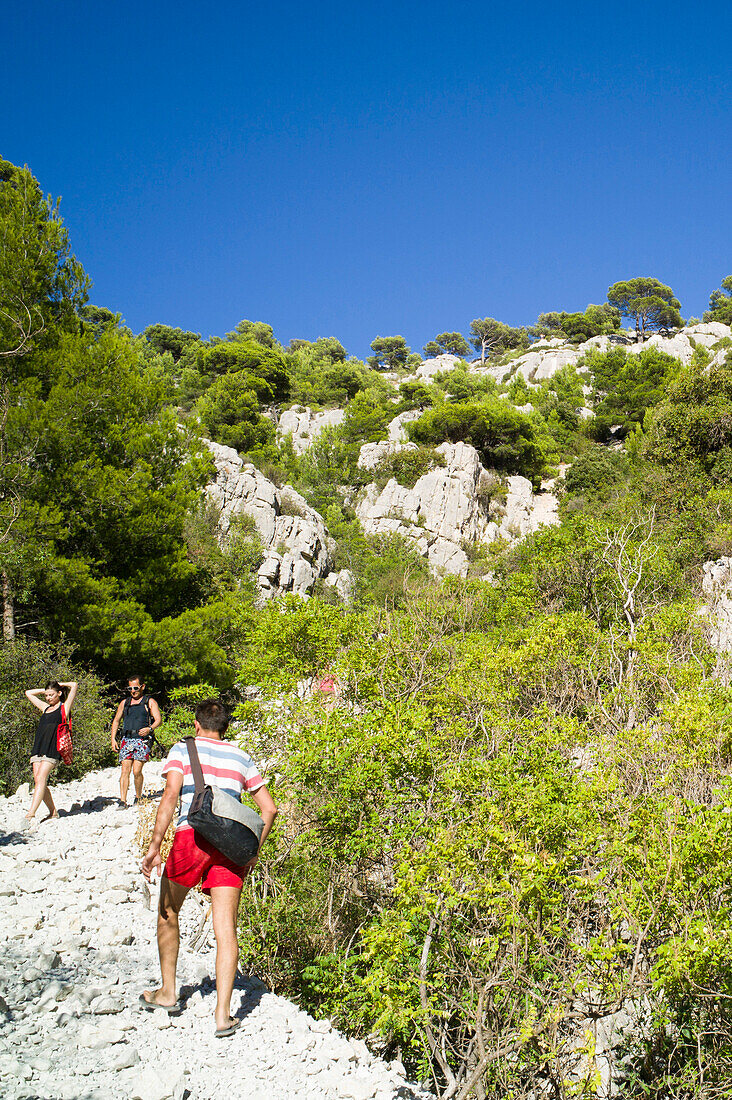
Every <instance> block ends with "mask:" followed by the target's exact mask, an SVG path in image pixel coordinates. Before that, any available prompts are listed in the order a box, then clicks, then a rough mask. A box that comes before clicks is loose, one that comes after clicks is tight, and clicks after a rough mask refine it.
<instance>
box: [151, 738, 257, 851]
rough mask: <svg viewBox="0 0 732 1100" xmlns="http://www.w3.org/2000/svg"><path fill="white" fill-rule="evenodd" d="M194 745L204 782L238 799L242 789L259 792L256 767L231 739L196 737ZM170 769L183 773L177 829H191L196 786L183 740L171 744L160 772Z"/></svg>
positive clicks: (249, 757)
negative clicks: (189, 822) (218, 739)
mask: <svg viewBox="0 0 732 1100" xmlns="http://www.w3.org/2000/svg"><path fill="white" fill-rule="evenodd" d="M196 748H197V749H198V759H199V760H200V761H201V770H202V771H203V779H204V782H205V783H210V784H211V786H212V787H218V788H219V790H221V791H226V793H227V794H230V795H233V797H234V798H239V795H240V794H241V792H242V791H249V792H250V793H251V792H252V791H258V790H259V788H260V787H262V786H264V780H263V779H262V777H261V775H260V774H259V768H258V767H257V765H256V764H255V763H254V761H253V760H252V758H251V756H247V754H246V753H245V752H243V751H242V750H241V749H240V748H238V747H237V746H236V745H232V743H231V741H216V740H214V739H213V738H211V737H197V738H196ZM170 771H179V772H182V773H183V787H182V788H181V792H180V813H179V815H178V821H177V824H176V826H175V828H176V832H177V830H178V829H190V828H191V826H190V825H189V824H188V811H189V809H190V808H191V802H192V801H193V795H194V794H195V790H196V785H195V783H194V782H193V773H192V771H191V762H190V760H189V759H188V746H187V745H186V743H185V741H178V742H176V744H175V745H173V747H172V749H171V750H170V752H169V753H168V756H167V759H166V761H165V763H164V764H163V775H167V774H168V772H170Z"/></svg>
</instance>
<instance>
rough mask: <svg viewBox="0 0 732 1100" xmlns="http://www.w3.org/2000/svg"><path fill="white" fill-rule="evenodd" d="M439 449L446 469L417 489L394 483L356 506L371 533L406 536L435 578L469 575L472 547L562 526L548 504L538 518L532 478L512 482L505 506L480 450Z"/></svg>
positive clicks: (367, 495)
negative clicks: (548, 526)
mask: <svg viewBox="0 0 732 1100" xmlns="http://www.w3.org/2000/svg"><path fill="white" fill-rule="evenodd" d="M437 450H438V451H439V452H440V453H441V454H442V455H443V456H444V458H445V466H444V467H436V468H435V469H433V470H430V471H428V472H427V473H426V474H423V475H422V477H420V478H419V479H418V481H417V482H416V484H415V485H414V487H413V488H412V489H407V488H405V487H404V486H403V485H400V484H399V483H398V482H397V481H396V480H395V479H394V478H392V479H391V480H390V481H388V482H387V484H386V485H385V487H384V488H383V489H382V490H381V492H379V490H378V488H377V486H376V485H375V484H372V485H369V486H367V488H366V491H365V493H364V496H363V498H362V499H361V500H360V501H359V503H358V504H357V506H356V514H357V515H358V517H359V519H360V520H361V523H362V525H363V528H364V531H365V532H366V533H367V534H371V535H389V534H399V535H402V536H403V537H405V538H407V539H409V540H410V541H411V543H412V544H413V546H414V548H415V550H416V551H417V552H418V553H419V554H421V555H422V556H423V557H425V558H427V560H428V562H429V565H430V568H431V570H432V571H433V572H434V573H436V574H439V573H442V572H445V573H452V574H455V575H458V576H466V575H467V572H468V564H469V563H468V556H467V554H466V552H465V545H466V544H475V543H481V542H482V543H489V542H492V541H493V540H494V539H496V538H499V537H500V538H505V539H506V540H507V541H515V540H516V539H519V538H523V537H525V535H527V534H529V533H530V532H531V531H533V530H536V528H537V527H538V526H540V525H541V523H556V522H557V519H556V507H555V506H552V505H551V504H550V503H549V501H548V500H547V501H546V502H545V503H543V504H542V509H541V517H539V515H538V514H535V500H536V498H535V497H534V494H533V492H532V489H531V483H530V482H529V481H528V480H527V479H526V478H523V477H509V478H507V479H506V481H505V488H506V491H507V495H506V501H505V505H501V504H500V503H499V494H497V493H496V491H495V490H496V489H497V488H498V485H499V479H498V477H497V476H496V475H495V474H493V473H491V472H489V471H487V470H485V469H484V468H483V467H482V465H481V463H480V458H479V456H478V452H477V451H476V450H475V448H474V447H471V446H470V445H469V444H467V443H443V444H442V445H441V446H440V447H438V448H437ZM549 495H550V494H549V493H547V497H548V496H549Z"/></svg>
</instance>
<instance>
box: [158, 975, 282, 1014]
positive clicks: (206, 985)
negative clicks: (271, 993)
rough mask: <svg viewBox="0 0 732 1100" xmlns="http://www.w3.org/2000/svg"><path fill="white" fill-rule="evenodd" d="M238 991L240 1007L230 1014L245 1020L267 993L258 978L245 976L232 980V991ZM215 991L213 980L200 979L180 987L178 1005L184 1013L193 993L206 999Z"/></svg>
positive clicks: (208, 978)
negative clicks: (179, 1004)
mask: <svg viewBox="0 0 732 1100" xmlns="http://www.w3.org/2000/svg"><path fill="white" fill-rule="evenodd" d="M237 989H238V990H240V991H241V994H242V999H241V1005H240V1007H239V1009H238V1011H237V1012H235V1013H232V1015H233V1016H235V1017H236V1018H237V1019H239V1020H245V1019H246V1017H247V1016H248V1015H249V1014H250V1013H251V1012H253V1011H254V1009H255V1008H256V1007H257V1005H258V1004H259V1002H260V1001H261V1000H262V997H263V996H264V994H265V993H267V992H268V989H267V987H266V986H265V985H264V984H263V983H262V982H261V981H260V980H259V978H250V977H249V976H248V975H246V974H237V976H236V978H235V980H234V990H235V991H236V990H237ZM215 990H216V982H215V981H214V979H213V978H210V977H206V978H202V979H201V981H200V982H196V983H195V984H190V985H182V986H181V987H180V994H179V996H180V1003H181V1008H182V1009H183V1011H185V1008H186V1004H187V1003H188V1001H189V1000H190V998H191V997H192V996H193V995H194V993H199V992H200V994H201V996H203V997H206V996H208V995H209V994H211V993H214V992H215Z"/></svg>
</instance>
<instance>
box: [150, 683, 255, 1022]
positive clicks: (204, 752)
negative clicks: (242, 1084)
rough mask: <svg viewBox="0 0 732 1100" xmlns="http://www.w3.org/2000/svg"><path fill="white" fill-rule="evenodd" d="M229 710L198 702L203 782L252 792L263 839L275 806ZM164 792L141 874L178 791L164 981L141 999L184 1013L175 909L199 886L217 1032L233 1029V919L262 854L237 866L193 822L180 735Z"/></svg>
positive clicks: (162, 914)
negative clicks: (209, 935)
mask: <svg viewBox="0 0 732 1100" xmlns="http://www.w3.org/2000/svg"><path fill="white" fill-rule="evenodd" d="M228 725H229V715H228V712H227V710H226V707H225V706H224V704H223V703H221V702H219V700H217V699H209V700H207V701H206V702H203V703H200V704H199V705H198V706H197V707H196V720H195V723H194V726H195V738H196V740H195V746H196V750H197V752H198V757H199V760H200V763H201V768H202V771H203V779H204V782H205V783H206V784H211V785H212V786H216V787H218V788H219V789H220V790H223V791H225V792H226V793H227V794H229V795H232V796H233V797H234V798H236V799H237V800H239V796H240V794H241V792H242V791H247V792H248V793H249V794H251V796H252V798H253V799H254V801H255V803H256V804H257V808H258V809H259V812H260V814H261V815H262V819H263V822H264V829H263V831H262V837H261V841H260V850H261V845H262V844H263V843H264V841H265V839H266V837H267V834H268V833H269V831H270V829H271V828H272V824H273V822H274V819H275V817H276V816H277V807H276V806H275V804H274V801H273V799H272V796H271V795H270V793H269V791H268V790H267V788H266V787H265V785H264V780H263V779H262V777H261V775H260V774H259V768H258V767H257V765H256V764H255V763H254V761H253V760H252V759H251V757H250V756H247V754H246V753H245V752H243V751H242V749H240V748H238V747H237V746H236V745H234V744H232V743H231V742H230V741H224V740H223V735H224V734H225V733H226V730H227V728H228ZM163 775H164V776H165V778H166V784H165V791H164V792H163V797H162V799H161V801H160V806H159V807H158V813H157V817H156V819H155V827H154V829H153V835H152V840H151V841H150V847H149V848H148V850H147V854H146V855H145V858H144V859H143V861H142V873H143V874H144V876H145V878H146V879H147V880H148V881H150V877H151V875H152V872H153V871H154V870H155V869H156V868H157V869H160V868H161V867H162V859H161V856H160V846H161V844H162V842H163V837H164V836H165V834H166V832H167V829H168V826H169V825H170V822H171V821H172V819H173V815H174V813H175V809H176V806H177V804H178V798H179V796H180V812H179V815H178V821H177V824H176V827H175V837H174V840H173V847H172V848H171V850H170V854H169V856H168V859H167V862H166V864H165V869H164V871H163V876H162V880H161V883H160V904H159V909H158V928H157V933H158V953H159V955H160V971H161V975H162V983H163V984H162V985H161V987H160V988H159V989H151V990H145V992H144V993H142V994H141V996H140V1003H141V1004H142V1006H143V1007H144V1008H146V1009H147V1010H148V1011H153V1010H156V1009H157V1010H159V1011H162V1012H167V1013H168V1015H169V1016H177V1015H179V1014H180V1012H181V1007H180V1003H179V1001H178V991H177V987H176V979H175V972H176V964H177V961H178V947H179V943H180V931H179V927H178V913H179V912H180V907H181V905H182V904H183V899H184V898H185V896H186V894H187V893H188V891H189V890H190V889H191V887H193V886H197V885H198V884H199V883H200V884H201V888H202V890H203V892H204V894H209V895H210V897H211V908H212V917H213V929H214V935H215V936H216V1032H215V1034H216V1037H217V1038H225V1037H228V1036H230V1035H233V1034H234V1031H235V1030H236V1028H237V1027H238V1026H239V1024H240V1022H241V1021H240V1020H233V1019H232V1018H231V994H232V990H233V988H234V978H235V976H236V968H237V963H238V961H239V944H238V942H237V937H236V920H237V913H238V910H239V899H240V897H241V890H242V886H243V883H244V878H245V877H246V875H248V874H249V872H250V871H251V869H252V867H253V866H254V864H255V863H256V862H257V856H254V857H253V859H251V860H250V861H249V862H248V863H247V864H245V865H244V866H237V865H236V864H234V863H232V861H231V860H229V859H227V858H226V856H223V855H222V854H221V853H220V852H219V851H217V850H216V848H214V847H213V845H212V844H210V843H209V842H208V841H207V840H204V838H203V837H202V836H200V834H198V833H197V832H196V831H195V830H194V829H193V828H192V826H191V825H189V823H188V811H189V810H190V808H191V803H192V801H193V795H194V792H195V783H194V779H193V772H192V768H191V761H190V758H189V755H188V747H187V745H186V742H185V741H178V742H177V744H175V745H174V746H173V748H172V749H171V750H170V752H169V753H168V758H167V760H166V761H165V764H164V765H163Z"/></svg>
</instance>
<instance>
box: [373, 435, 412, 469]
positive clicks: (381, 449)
mask: <svg viewBox="0 0 732 1100" xmlns="http://www.w3.org/2000/svg"><path fill="white" fill-rule="evenodd" d="M417 449H418V448H417V444H416V443H397V442H394V441H393V440H390V439H384V440H382V441H381V442H380V443H364V445H363V446H362V447H361V450H360V451H359V454H358V465H359V466H360V467H361V468H362V469H363V470H373V469H375V468H376V467H377V466H378V465H379V463H380V462H382V461H383V460H384V459H385V458H389V457H390V456H391V455H395V454H399V452H400V451H416V450H417Z"/></svg>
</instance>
